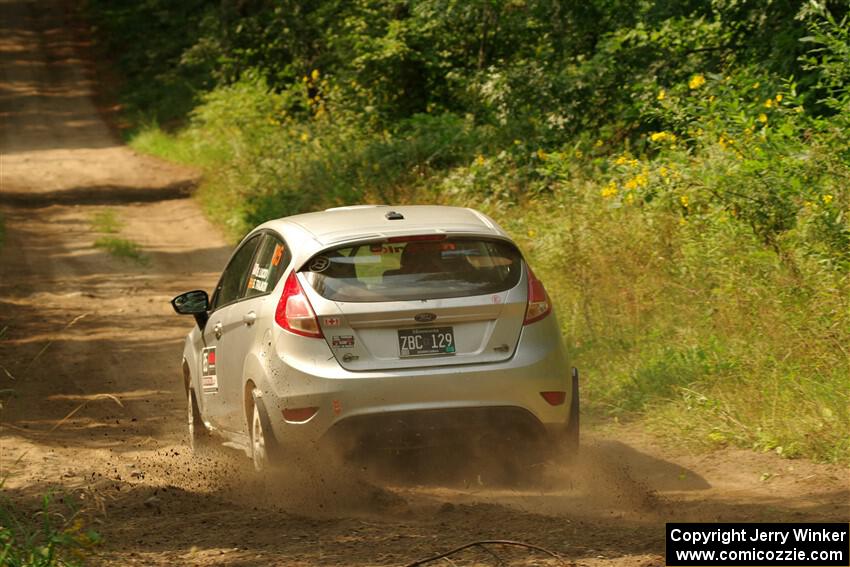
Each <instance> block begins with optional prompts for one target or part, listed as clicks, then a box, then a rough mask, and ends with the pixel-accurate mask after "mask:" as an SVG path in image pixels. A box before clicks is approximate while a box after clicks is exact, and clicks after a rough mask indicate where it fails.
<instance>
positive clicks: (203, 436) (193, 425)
mask: <svg viewBox="0 0 850 567" xmlns="http://www.w3.org/2000/svg"><path fill="white" fill-rule="evenodd" d="M186 398H187V403H186V407H187V409H186V422H187V425H188V426H189V447H190V448H191V449H192V453H193V454H195V455H200V454H208V453H209V451H210V449H211V448H212V438H211V436H210V432H209V431H208V430H207V426H206V425H205V424H204V420H203V419H202V418H201V412H200V410H199V409H198V400H197V399H196V398H195V391H194V390H192V389H190V390H189V395H188V396H186Z"/></svg>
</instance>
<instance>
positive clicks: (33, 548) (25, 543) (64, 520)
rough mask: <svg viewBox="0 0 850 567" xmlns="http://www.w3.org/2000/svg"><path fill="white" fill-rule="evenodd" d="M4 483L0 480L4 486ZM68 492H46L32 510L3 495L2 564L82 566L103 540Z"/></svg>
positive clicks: (0, 498) (0, 510)
mask: <svg viewBox="0 0 850 567" xmlns="http://www.w3.org/2000/svg"><path fill="white" fill-rule="evenodd" d="M2 485H3V483H2V482H0V488H2ZM72 500H73V498H72V497H70V496H67V495H57V494H54V493H51V492H48V493H47V494H45V495H44V496H43V497H42V499H41V502H40V507H39V508H38V509H36V510H33V511H31V512H27V511H25V508H24V507H22V506H20V505H13V504H12V503H11V502H9V501H8V500H7V498H6V497H5V496H0V565H4V566H8V567H54V566H57V567H58V566H64V567H73V566H75V565H82V564H83V563H84V561H85V559H86V557H88V556H90V555H91V554H92V551H93V549H94V548H95V547H96V546H97V545H98V544H99V543H100V539H101V538H100V535H99V534H98V533H97V532H96V531H94V530H92V529H90V528H88V527H87V525H86V521H85V517H84V515H83V514H82V513H81V509H80V508H78V507H75V506H74V505H73V504H72V503H71V502H72Z"/></svg>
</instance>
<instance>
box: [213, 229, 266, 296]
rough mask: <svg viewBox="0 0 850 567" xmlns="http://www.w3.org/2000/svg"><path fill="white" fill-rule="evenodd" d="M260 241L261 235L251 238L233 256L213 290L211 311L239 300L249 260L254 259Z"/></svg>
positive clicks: (248, 269) (248, 268)
mask: <svg viewBox="0 0 850 567" xmlns="http://www.w3.org/2000/svg"><path fill="white" fill-rule="evenodd" d="M261 240H262V235H260V234H258V235H256V236H254V237H252V238H251V239H250V240H248V241H247V242H246V243H245V244H243V245H242V247H241V248H239V250H237V252H236V254H234V255H233V258H231V260H230V263H229V264H228V265H227V268H225V270H224V273H223V274H221V279H220V280H219V282H218V287H217V288H216V290H215V296H214V298H213V305H212V310H213V311H215V310H216V309H218V308H219V307H222V306H224V305H227V304H228V303H233V302H234V301H236V300H237V299H239V296H240V294H241V293H242V290H243V289H244V288H245V281H246V280H247V279H248V274H249V271H250V269H251V259H252V258H253V257H254V252H256V250H257V245H258V244H259V243H260V241H261Z"/></svg>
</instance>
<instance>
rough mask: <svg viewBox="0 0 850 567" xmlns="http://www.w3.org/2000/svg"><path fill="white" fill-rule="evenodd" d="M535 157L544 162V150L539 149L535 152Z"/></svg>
mask: <svg viewBox="0 0 850 567" xmlns="http://www.w3.org/2000/svg"><path fill="white" fill-rule="evenodd" d="M537 157H538V158H540V159H542V160H545V159H546V157H547V156H546V151H545V150H543V148H541V149H539V150H537Z"/></svg>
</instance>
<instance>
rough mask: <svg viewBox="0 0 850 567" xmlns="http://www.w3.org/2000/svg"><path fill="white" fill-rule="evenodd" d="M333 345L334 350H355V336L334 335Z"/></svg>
mask: <svg viewBox="0 0 850 567" xmlns="http://www.w3.org/2000/svg"><path fill="white" fill-rule="evenodd" d="M331 344H332V345H333V347H334V348H354V335H334V336H333V338H332V339H331Z"/></svg>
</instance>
